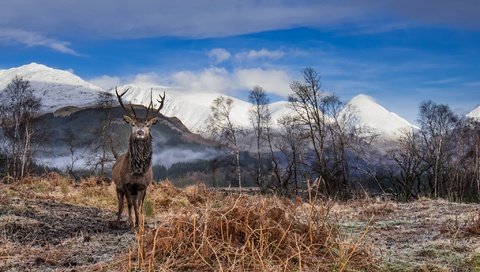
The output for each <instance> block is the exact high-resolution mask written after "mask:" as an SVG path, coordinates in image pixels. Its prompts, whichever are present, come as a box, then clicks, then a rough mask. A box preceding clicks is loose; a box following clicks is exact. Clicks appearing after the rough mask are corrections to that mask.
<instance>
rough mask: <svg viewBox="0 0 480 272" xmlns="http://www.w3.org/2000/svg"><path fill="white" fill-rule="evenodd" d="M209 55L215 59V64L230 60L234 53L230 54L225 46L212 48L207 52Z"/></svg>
mask: <svg viewBox="0 0 480 272" xmlns="http://www.w3.org/2000/svg"><path fill="white" fill-rule="evenodd" d="M207 55H208V56H209V57H210V58H213V59H215V64H219V63H222V62H224V61H226V60H228V59H229V58H230V57H231V56H232V54H230V52H228V51H227V50H225V49H223V48H214V49H212V50H210V51H209V52H208V53H207Z"/></svg>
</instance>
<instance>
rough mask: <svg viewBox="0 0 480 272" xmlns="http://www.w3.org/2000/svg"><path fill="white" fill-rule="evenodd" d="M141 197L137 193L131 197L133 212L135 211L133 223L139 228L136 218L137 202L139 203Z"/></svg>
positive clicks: (137, 218)
mask: <svg viewBox="0 0 480 272" xmlns="http://www.w3.org/2000/svg"><path fill="white" fill-rule="evenodd" d="M141 195H142V194H141V193H138V192H137V194H136V195H134V196H133V210H134V211H135V222H136V225H137V227H138V226H140V221H139V217H138V206H139V202H140V201H141Z"/></svg>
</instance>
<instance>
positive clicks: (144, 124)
mask: <svg viewBox="0 0 480 272" xmlns="http://www.w3.org/2000/svg"><path fill="white" fill-rule="evenodd" d="M127 91H128V88H127V89H126V90H125V91H123V93H122V94H119V93H118V91H117V88H115V93H116V95H117V98H118V102H119V103H120V106H121V107H122V108H123V110H124V111H125V112H126V114H125V115H124V116H123V120H124V121H125V122H127V123H128V124H130V125H131V126H132V134H131V137H133V138H135V139H139V140H141V139H145V138H148V137H150V126H152V125H154V124H155V123H157V121H158V117H156V115H157V113H158V112H160V110H161V109H162V108H163V104H164V102H165V92H164V93H163V96H161V95H158V96H159V98H160V99H157V102H158V103H160V106H159V107H158V108H157V109H155V108H154V105H153V95H152V93H150V104H149V105H148V108H147V113H146V116H145V117H144V118H142V117H138V116H137V114H136V112H135V110H134V109H133V106H132V104H130V111H129V110H128V109H127V108H125V105H124V104H123V101H122V97H123V96H124V95H125V94H126V93H127Z"/></svg>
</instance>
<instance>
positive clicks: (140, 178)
mask: <svg viewBox="0 0 480 272" xmlns="http://www.w3.org/2000/svg"><path fill="white" fill-rule="evenodd" d="M127 90H128V89H127ZM127 90H126V91H124V92H123V94H121V95H119V94H118V92H117V97H118V101H119V102H120V105H121V106H122V108H123V109H124V110H125V111H126V109H125V107H124V105H123V103H122V100H121V97H122V96H123V95H124V94H125V93H126V92H127ZM160 98H161V99H162V100H161V101H160V100H159V101H158V102H160V107H159V108H158V109H157V110H156V113H158V112H159V111H160V109H162V107H163V101H164V99H165V95H164V96H163V97H162V96H160ZM150 107H152V108H153V102H152V101H150V105H149V107H148V109H147V116H146V118H138V117H137V116H136V114H135V111H134V109H133V107H131V110H132V112H133V116H131V115H125V116H123V119H124V120H125V122H127V123H128V124H130V125H131V126H132V133H131V135H130V139H129V144H128V150H127V152H126V153H124V154H122V155H121V156H119V157H118V159H117V161H116V162H115V164H114V165H113V168H112V179H113V182H114V183H115V186H116V191H117V199H118V214H117V223H120V219H121V216H122V212H123V206H124V205H123V202H124V198H126V200H127V206H128V220H129V222H130V226H131V227H135V225H138V224H139V213H141V212H142V210H143V209H142V207H143V201H144V199H145V195H146V192H147V187H148V185H150V184H151V183H152V180H153V171H152V136H151V134H150V126H152V125H154V124H155V123H156V122H157V120H158V117H155V116H149V111H150ZM154 112H155V111H154ZM132 207H133V209H134V213H135V222H134V221H133V218H132Z"/></svg>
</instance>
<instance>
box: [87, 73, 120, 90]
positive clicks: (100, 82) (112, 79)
mask: <svg viewBox="0 0 480 272" xmlns="http://www.w3.org/2000/svg"><path fill="white" fill-rule="evenodd" d="M88 82H90V83H91V84H93V85H95V86H98V87H101V88H102V89H104V90H110V89H112V88H113V87H115V86H120V85H123V84H125V80H124V79H122V78H120V77H116V76H107V75H103V76H99V77H95V78H92V79H90V80H88Z"/></svg>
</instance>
